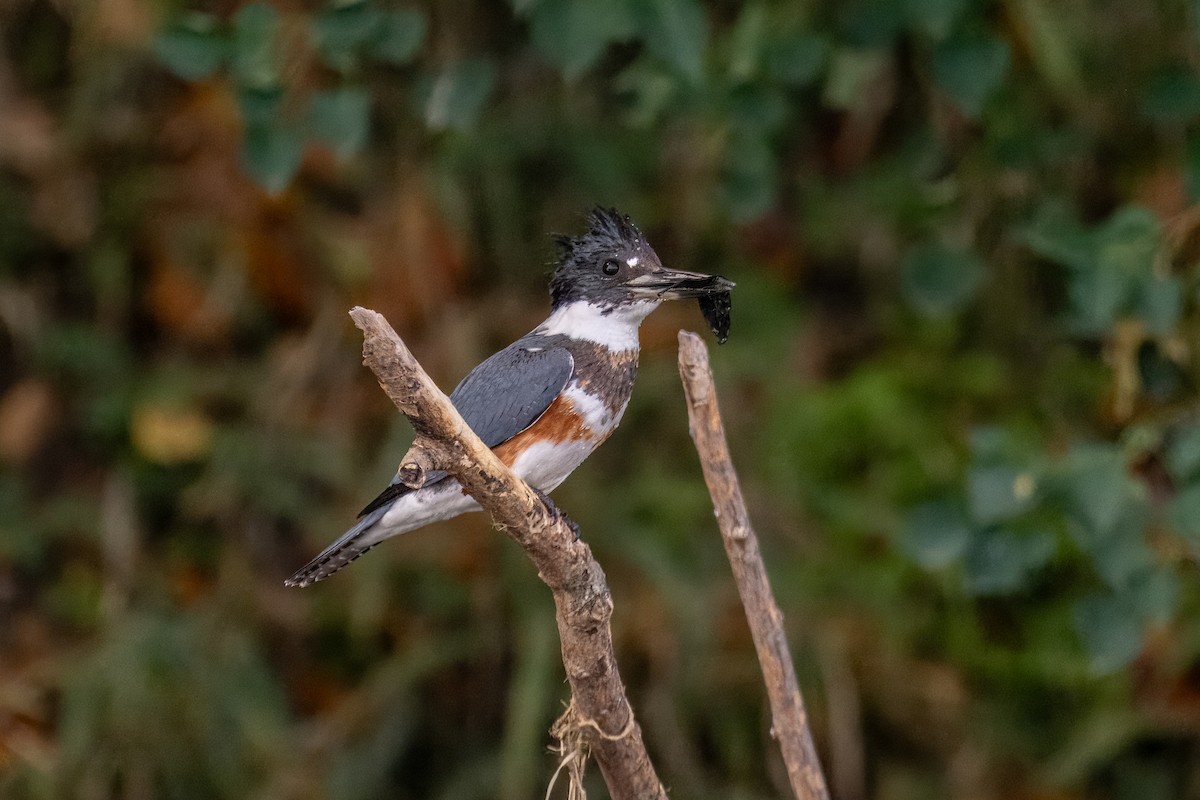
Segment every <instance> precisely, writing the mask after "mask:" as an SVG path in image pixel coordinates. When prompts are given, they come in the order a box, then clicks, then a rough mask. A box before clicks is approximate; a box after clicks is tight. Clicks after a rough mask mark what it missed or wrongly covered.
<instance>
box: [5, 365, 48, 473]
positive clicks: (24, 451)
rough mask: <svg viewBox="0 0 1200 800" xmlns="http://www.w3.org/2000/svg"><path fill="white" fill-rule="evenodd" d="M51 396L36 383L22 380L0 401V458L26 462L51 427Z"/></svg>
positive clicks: (45, 386) (40, 444)
mask: <svg viewBox="0 0 1200 800" xmlns="http://www.w3.org/2000/svg"><path fill="white" fill-rule="evenodd" d="M54 421H55V413H54V394H53V393H52V392H51V391H50V387H49V386H48V385H47V384H45V383H43V382H41V381H37V380H24V381H21V382H20V383H18V384H17V385H15V386H13V387H12V388H11V389H9V390H8V391H7V392H5V394H4V396H3V397H2V398H0V458H3V459H4V460H5V461H10V462H13V463H16V464H21V463H24V462H25V461H28V460H29V459H30V457H32V456H33V455H34V454H35V453H36V452H37V451H38V450H39V449H40V448H41V446H42V443H43V442H44V441H45V440H46V436H47V435H48V434H49V433H50V431H51V429H52V428H53V427H54Z"/></svg>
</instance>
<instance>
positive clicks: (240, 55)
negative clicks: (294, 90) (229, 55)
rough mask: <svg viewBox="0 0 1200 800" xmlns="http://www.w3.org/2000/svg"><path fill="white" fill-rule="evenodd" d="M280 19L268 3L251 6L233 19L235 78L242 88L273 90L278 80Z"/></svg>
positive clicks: (240, 11)
mask: <svg viewBox="0 0 1200 800" xmlns="http://www.w3.org/2000/svg"><path fill="white" fill-rule="evenodd" d="M278 31H279V15H278V14H276V13H275V9H274V8H272V7H271V6H269V5H267V4H266V3H248V4H246V5H244V6H242V7H241V8H240V9H238V12H237V13H236V14H234V16H233V75H234V77H235V78H236V79H237V82H238V83H240V84H241V85H243V86H246V87H251V88H259V87H265V86H273V85H275V84H276V83H277V82H278V80H279V70H278V66H277V65H276V63H275V39H276V36H277V35H278Z"/></svg>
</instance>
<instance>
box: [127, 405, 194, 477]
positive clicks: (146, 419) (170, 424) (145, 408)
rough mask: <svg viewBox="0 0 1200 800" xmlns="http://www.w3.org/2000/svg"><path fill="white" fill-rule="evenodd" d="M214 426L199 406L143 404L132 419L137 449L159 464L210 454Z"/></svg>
mask: <svg viewBox="0 0 1200 800" xmlns="http://www.w3.org/2000/svg"><path fill="white" fill-rule="evenodd" d="M212 434H213V426H212V421H211V420H209V418H208V417H206V416H204V415H203V414H202V413H200V412H199V411H197V410H196V409H189V408H177V407H173V406H165V405H151V404H142V405H139V406H138V407H137V408H135V409H134V411H133V419H132V420H131V421H130V437H131V438H132V440H133V446H134V449H136V450H137V451H138V452H139V453H140V454H141V455H142V456H143V457H145V458H146V459H147V460H149V461H153V462H155V463H158V464H182V463H184V462H188V461H197V460H199V459H201V458H203V457H204V456H206V455H207V454H208V451H209V449H210V447H211V445H212Z"/></svg>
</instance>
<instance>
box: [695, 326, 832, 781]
mask: <svg viewBox="0 0 1200 800" xmlns="http://www.w3.org/2000/svg"><path fill="white" fill-rule="evenodd" d="M679 374H680V377H681V378H682V379H683V389H684V394H685V395H686V397H687V405H688V421H689V426H690V429H691V433H692V439H693V440H694V441H695V442H696V450H697V452H698V453H699V454H700V465H701V467H702V469H703V470H704V481H705V483H707V484H708V491H709V494H711V495H712V499H713V509H714V511H715V512H716V516H717V524H718V526H719V527H720V529H721V538H722V540H723V541H724V543H725V553H726V554H727V555H728V556H729V564H730V566H731V567H732V569H733V577H734V580H735V581H736V583H737V587H738V594H739V595H740V596H741V599H742V606H743V607H744V608H745V610H746V620H747V621H748V622H749V623H750V633H751V636H752V637H753V639H754V648H755V650H756V651H757V652H758V661H759V664H760V665H761V667H762V673H763V679H764V681H765V682H766V686H767V696H768V698H769V700H770V704H771V719H772V725H771V735H772V736H774V737H775V740H776V741H777V742H778V743H779V749H780V751H781V752H782V753H783V761H784V764H785V766H786V767H787V773H788V779H789V781H790V782H791V784H792V791H793V792H794V793H795V795H796V797H797V798H798V800H828V798H829V790H828V789H827V788H826V786H825V778H824V775H823V774H822V772H821V762H820V760H819V759H818V758H817V750H816V747H815V746H814V745H813V740H812V732H811V730H810V729H809V726H808V715H807V714H806V713H805V710H804V700H803V698H802V697H801V696H800V687H799V685H798V684H797V682H796V671H795V668H794V667H793V666H792V655H791V652H790V651H789V650H788V643H787V637H786V636H785V635H784V631H783V614H781V613H780V611H779V606H778V605H777V604H776V603H775V596H774V594H773V593H772V592H771V584H770V582H769V580H768V579H767V570H766V567H765V566H764V565H763V560H762V554H761V553H760V552H759V549H758V538H757V537H756V536H755V535H754V529H753V528H752V527H751V525H750V515H749V514H748V513H747V511H746V501H745V499H744V498H743V497H742V489H741V486H740V485H739V484H738V479H737V473H736V472H735V471H734V469H733V460H732V459H731V458H730V456H729V445H728V444H727V443H726V441H725V426H724V425H723V424H722V422H721V411H720V409H719V408H718V407H717V394H716V388H715V386H714V384H713V377H712V370H711V369H710V368H709V363H708V349H707V348H706V347H705V346H704V342H703V340H701V338H700V337H699V336H697V335H696V334H694V333H690V332H688V331H680V332H679Z"/></svg>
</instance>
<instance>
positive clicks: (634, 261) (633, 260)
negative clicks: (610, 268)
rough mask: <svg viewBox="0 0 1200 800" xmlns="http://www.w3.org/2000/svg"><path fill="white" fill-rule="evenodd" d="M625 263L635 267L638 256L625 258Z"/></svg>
mask: <svg viewBox="0 0 1200 800" xmlns="http://www.w3.org/2000/svg"><path fill="white" fill-rule="evenodd" d="M625 263H626V264H628V265H629V266H631V267H636V266H637V265H638V257H637V256H634V257H633V258H630V259H627V260H626V261H625Z"/></svg>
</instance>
